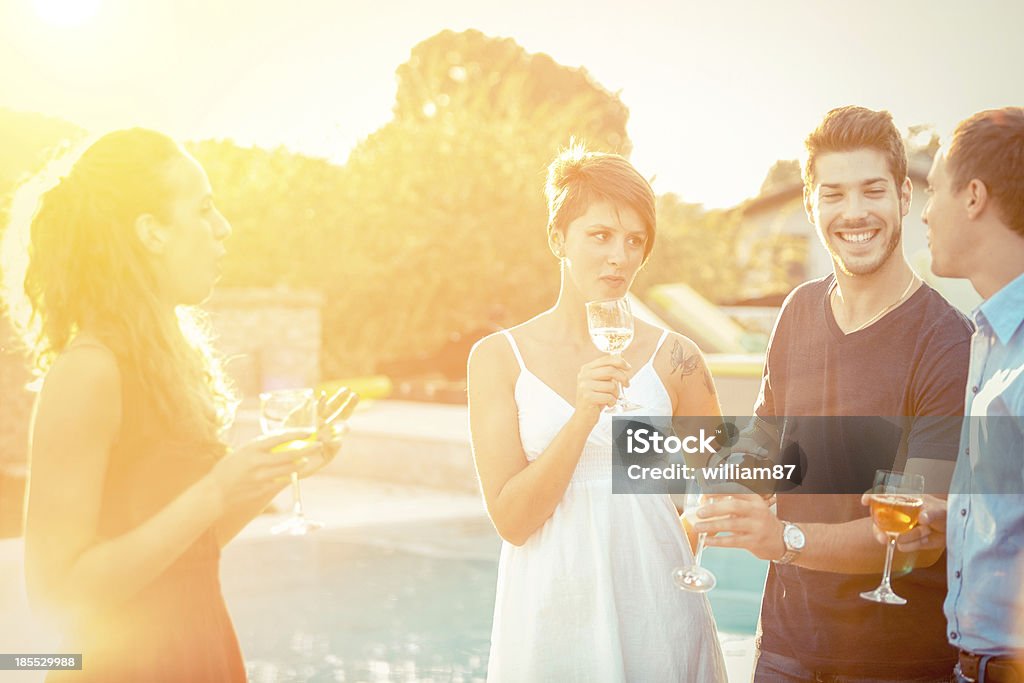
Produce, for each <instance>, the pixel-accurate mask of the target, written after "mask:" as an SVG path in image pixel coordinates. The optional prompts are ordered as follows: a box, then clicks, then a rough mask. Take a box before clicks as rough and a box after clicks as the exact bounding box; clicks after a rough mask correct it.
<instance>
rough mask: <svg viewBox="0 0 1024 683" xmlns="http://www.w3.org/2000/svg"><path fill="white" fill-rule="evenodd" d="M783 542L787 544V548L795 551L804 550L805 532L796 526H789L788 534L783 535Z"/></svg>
mask: <svg viewBox="0 0 1024 683" xmlns="http://www.w3.org/2000/svg"><path fill="white" fill-rule="evenodd" d="M783 540H784V541H785V542H786V547H787V548H792V549H793V550H803V548H804V543H805V542H806V539H805V538H804V532H803V531H801V530H800V528H799V527H796V526H792V525H790V526H787V527H786V533H785V534H784V535H783Z"/></svg>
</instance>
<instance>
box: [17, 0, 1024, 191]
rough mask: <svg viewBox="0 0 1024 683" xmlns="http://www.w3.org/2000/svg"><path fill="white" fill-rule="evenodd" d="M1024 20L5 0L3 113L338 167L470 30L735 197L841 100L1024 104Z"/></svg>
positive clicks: (441, 4) (944, 120)
mask: <svg viewBox="0 0 1024 683" xmlns="http://www.w3.org/2000/svg"><path fill="white" fill-rule="evenodd" d="M69 8H70V9H69ZM90 10H91V11H90ZM75 15H81V16H75ZM1022 25H1024V2H1020V1H1019V0H1013V1H1009V2H1008V1H1005V0H1004V1H1002V2H995V1H993V0H980V1H976V2H972V3H964V2H962V1H960V0H957V1H956V2H953V1H947V0H884V1H876V0H862V1H861V2H833V1H831V0H817V1H816V2H810V1H804V0H773V1H772V2H760V1H744V2H738V1H733V0H719V1H716V2H703V3H693V2H680V1H678V0H677V1H675V2H663V1H661V0H658V1H655V2H638V3H626V2H622V1H621V0H619V1H616V2H610V1H607V0H591V1H589V2H581V1H577V0H572V1H568V2H553V1H552V0H518V1H517V2H514V3H511V2H506V3H498V2H489V1H488V0H431V1H430V2H422V0H417V1H412V0H409V1H403V2H396V1H392V0H372V1H367V0H345V1H343V2H339V1H338V0H292V1H291V2H288V3H261V2H253V1H252V0H203V1H197V0H148V1H146V2H140V1H138V0H0V106H3V107H8V108H12V109H17V110H23V111H35V112H40V113H44V114H49V115H53V116H60V117H62V118H66V119H68V120H70V121H73V122H75V123H77V124H79V125H81V126H84V127H85V128H87V129H89V130H91V131H93V132H102V131H104V130H109V129H112V128H117V127H123V126H128V125H146V126H150V127H154V128H158V129H161V130H164V131H166V132H168V133H170V134H172V135H174V136H177V137H179V138H182V139H201V138H208V137H228V138H232V139H234V140H235V141H236V142H239V143H241V144H258V145H261V146H265V147H276V146H278V145H285V146H287V147H289V148H291V149H294V150H296V151H300V152H304V153H307V154H313V155H317V156H323V157H327V158H330V159H332V160H335V161H337V162H339V163H343V162H344V160H345V158H346V157H347V155H348V153H349V151H351V149H352V148H353V147H354V146H355V145H356V144H358V142H359V141H360V140H361V139H362V138H365V137H366V136H367V135H369V134H370V133H372V132H373V131H374V130H376V129H377V128H378V127H379V126H381V125H383V124H384V123H386V122H387V120H388V119H389V118H390V116H391V106H392V103H393V100H394V96H395V90H396V81H395V76H394V74H395V69H396V68H397V67H398V66H399V65H400V64H401V63H403V62H404V61H406V60H407V59H408V57H409V54H410V51H411V49H412V47H413V46H414V45H416V44H417V43H418V42H420V41H422V40H425V39H427V38H429V37H430V36H432V35H434V34H435V33H437V32H439V31H441V30H444V29H452V30H456V31H460V30H465V29H469V28H475V29H478V30H480V31H482V32H484V33H486V34H488V35H492V36H501V37H510V38H513V39H515V40H516V41H517V42H518V43H519V44H520V45H522V46H523V47H524V48H525V49H527V50H528V51H530V52H546V53H548V54H549V55H551V56H552V57H553V58H554V59H555V60H556V61H558V62H560V63H562V64H564V65H567V66H573V67H578V66H583V67H585V68H586V69H587V70H588V72H589V73H590V74H591V76H592V77H593V78H594V79H595V80H596V81H597V82H599V83H600V84H601V85H602V86H604V87H605V88H607V89H608V90H610V91H612V92H617V93H619V95H620V97H621V98H622V100H623V101H624V102H625V104H626V105H627V106H628V107H629V110H630V120H629V125H628V133H629V136H630V138H631V140H632V142H633V154H632V157H631V159H632V161H633V162H634V164H635V165H636V166H637V167H638V168H639V169H640V171H641V172H642V173H644V175H647V176H653V177H654V186H655V189H656V190H657V191H659V192H674V193H676V194H678V195H680V196H681V197H682V198H683V199H685V200H687V201H692V202H700V203H703V204H704V205H705V206H707V207H727V206H732V205H735V204H736V203H738V202H740V201H742V200H743V199H744V198H747V197H751V196H754V195H756V194H757V192H758V189H759V187H760V185H761V182H762V180H763V179H764V177H765V174H766V173H767V170H768V168H769V167H770V166H771V165H772V164H773V163H774V161H775V160H777V159H791V158H796V157H798V156H799V154H800V148H801V143H802V140H803V138H804V137H805V136H806V134H807V133H808V132H809V131H810V130H811V129H812V128H813V127H814V126H815V124H816V123H817V121H818V120H819V119H820V118H821V116H822V115H823V114H824V113H825V112H826V111H827V110H828V109H830V108H832V107H835V106H840V105H844V104H861V105H864V106H868V107H871V108H876V109H888V110H890V111H891V112H892V113H893V115H894V117H895V119H896V122H897V124H898V125H899V126H900V127H901V128H905V127H907V126H909V125H914V124H922V123H930V124H935V125H936V126H937V127H938V128H939V129H940V130H948V129H950V128H951V127H952V126H953V125H954V124H955V123H956V121H958V120H960V119H962V118H964V117H965V116H967V115H969V114H971V113H972V112H974V111H977V110H979V109H985V108H990V107H997V106H1004V105H1008V104H1015V105H1021V104H1024V87H1022V83H1024V78H1022V77H1021V75H1020V72H1019V63H1020V51H1019V45H1020V37H1019V34H1018V32H1019V27H1020V26H1022Z"/></svg>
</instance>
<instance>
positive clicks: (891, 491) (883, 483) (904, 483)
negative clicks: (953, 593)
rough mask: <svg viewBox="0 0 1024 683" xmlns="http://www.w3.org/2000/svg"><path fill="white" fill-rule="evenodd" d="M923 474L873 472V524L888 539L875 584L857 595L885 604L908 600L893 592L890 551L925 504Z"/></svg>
mask: <svg viewBox="0 0 1024 683" xmlns="http://www.w3.org/2000/svg"><path fill="white" fill-rule="evenodd" d="M923 493H924V477H922V476H921V475H920V474H904V473H902V472H894V471H892V470H878V471H877V472H875V484H874V486H872V487H871V493H870V496H869V500H870V502H871V518H872V519H873V520H874V522H875V526H876V527H878V528H879V529H881V530H882V531H883V532H885V535H886V536H888V537H889V543H888V545H887V546H886V550H885V570H884V571H883V572H882V582H881V583H880V584H878V588H876V589H875V590H873V591H868V592H867V593H861V594H860V597H862V598H864V599H865V600H871V601H872V602H880V603H883V604H885V605H905V604H907V601H906V599H905V598H901V597H900V596H898V595H896V593H895V592H893V590H892V585H891V584H890V579H891V574H892V554H893V552H894V551H895V550H896V539H897V538H898V537H899V535H900V534H905V533H906V532H908V531H910V530H911V529H913V528H914V527H915V526H917V518H918V517H920V515H921V510H922V508H923V507H924V497H923V495H922V494H923Z"/></svg>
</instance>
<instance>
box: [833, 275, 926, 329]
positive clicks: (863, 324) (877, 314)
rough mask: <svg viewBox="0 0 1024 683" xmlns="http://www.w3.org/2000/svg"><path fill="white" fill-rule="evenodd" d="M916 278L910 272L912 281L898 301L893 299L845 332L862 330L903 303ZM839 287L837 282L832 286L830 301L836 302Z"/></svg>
mask: <svg viewBox="0 0 1024 683" xmlns="http://www.w3.org/2000/svg"><path fill="white" fill-rule="evenodd" d="M916 279H917V278H916V277H915V276H914V274H913V273H911V274H910V282H908V283H907V288H906V289H904V290H903V293H902V294H900V298H899V299H896V301H893V302H892V303H891V304H889V305H888V306H886V307H885V308H883V309H882V310H880V311H879V312H878V313H876V314H875V315H873V316H872V317H871V318H870V319H869V320H868V321H867V322H864V323H861V324H860V325H859V326H858V327H857V328H856V329H853V330H850V331H849V332H845V333H844V334H853V333H854V332H860V331H861V330H863V329H864V328H865V327H867V326H868V325H871V324H872V323H874V322H876V321H877V320H878V319H879V318H881V317H882V316H883V315H885V314H886V313H888V312H889V311H891V310H892V309H894V308H896V307H897V306H899V305H900V304H901V303H903V302H904V301H905V300H906V298H907V295H908V294H910V290H911V288H912V287H913V286H914V280H916ZM838 289H839V283H838V282H837V283H836V284H835V286H834V287H833V288H832V296H831V301H830V303H833V304H834V303H835V298H836V291H837V290H838Z"/></svg>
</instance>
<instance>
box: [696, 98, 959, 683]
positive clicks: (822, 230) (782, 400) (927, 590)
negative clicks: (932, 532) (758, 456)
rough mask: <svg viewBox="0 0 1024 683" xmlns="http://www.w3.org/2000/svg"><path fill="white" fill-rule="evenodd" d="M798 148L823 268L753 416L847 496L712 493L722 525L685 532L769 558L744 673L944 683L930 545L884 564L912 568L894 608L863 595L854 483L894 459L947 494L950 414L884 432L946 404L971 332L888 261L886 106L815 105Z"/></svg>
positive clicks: (895, 155) (906, 192) (891, 238)
mask: <svg viewBox="0 0 1024 683" xmlns="http://www.w3.org/2000/svg"><path fill="white" fill-rule="evenodd" d="M806 145H807V153H808V154H807V161H806V164H805V167H804V179H805V188H804V197H805V206H806V209H807V215H808V218H809V219H810V220H811V222H812V223H814V224H815V225H816V226H817V228H818V232H819V236H820V237H821V240H822V242H823V244H824V245H825V247H826V248H827V249H828V251H829V252H830V254H831V255H832V259H833V263H834V274H833V275H829V276H827V277H825V278H823V279H820V280H815V281H812V282H808V283H805V284H804V285H802V286H800V287H798V288H797V289H796V290H794V291H793V293H792V294H790V296H789V297H788V299H787V300H786V302H785V304H784V305H783V308H782V311H781V312H780V314H779V318H778V320H777V322H776V325H775V330H774V332H773V334H772V339H771V342H770V345H769V349H768V354H767V358H766V362H765V370H764V377H763V380H762V386H761V395H760V397H759V399H758V404H757V406H756V407H755V414H756V415H758V416H759V417H761V418H763V419H764V420H765V421H767V422H774V421H775V418H779V420H778V421H777V422H776V424H777V426H779V427H780V429H781V434H780V435H779V437H778V439H779V441H778V442H777V443H776V444H775V446H776V447H781V448H783V449H785V447H786V445H787V444H794V443H795V444H799V448H800V450H801V451H802V452H803V456H804V457H805V458H806V476H805V477H804V480H803V487H804V488H806V487H808V485H809V484H814V486H813V487H812V488H814V489H815V490H818V491H821V490H826V489H827V488H828V487H827V486H823V484H825V483H826V482H832V483H834V486H835V488H833V489H829V490H845V491H847V493H845V494H840V493H835V494H829V495H813V494H796V493H790V494H780V495H779V496H778V500H777V510H776V514H773V513H772V512H771V510H770V508H769V507H768V504H767V503H766V502H765V501H763V500H762V499H761V498H760V497H758V496H740V497H734V498H731V499H729V500H719V501H717V502H715V503H713V504H711V505H708V506H706V507H705V508H704V509H703V510H702V513H703V516H706V517H713V516H717V515H721V514H728V515H731V517H730V518H729V519H724V520H719V521H714V522H702V523H701V524H699V525H698V526H697V529H698V530H706V531H711V532H715V531H728V532H730V535H726V536H721V535H719V536H716V537H713V538H709V539H708V545H716V546H721V547H739V548H746V549H747V550H749V551H750V552H752V553H753V554H755V555H757V556H758V557H760V558H762V559H769V560H772V561H773V564H772V565H771V568H770V570H769V572H768V579H767V583H766V585H765V595H764V600H763V603H762V606H761V636H760V638H759V642H758V661H757V665H756V670H755V673H754V680H755V681H756V682H769V681H808V682H810V681H851V682H852V681H862V682H867V681H895V680H899V681H942V680H946V681H948V679H949V671H950V666H951V664H952V662H954V661H955V652H954V651H953V650H952V649H951V648H950V647H949V645H948V644H947V642H946V637H945V623H944V619H943V614H942V601H943V598H944V595H945V571H944V565H945V563H944V562H940V561H938V560H939V557H940V554H941V551H930V552H927V553H924V552H923V553H920V554H918V555H916V556H904V555H899V554H898V555H897V558H896V562H895V566H896V567H903V568H912V571H910V572H909V573H908V574H906V575H905V576H902V577H900V578H898V579H896V580H894V582H893V586H894V588H895V590H896V592H897V593H898V594H900V595H901V596H903V597H905V598H906V599H907V600H908V603H907V604H906V605H903V606H893V605H882V604H878V603H874V602H869V601H866V600H864V599H862V598H861V597H860V593H861V592H864V591H869V590H871V589H873V588H874V587H875V586H877V585H878V582H879V575H880V574H881V570H882V563H883V560H884V551H882V550H881V549H880V548H879V546H878V544H877V543H876V542H875V540H874V535H873V532H872V526H871V520H870V518H868V517H867V510H866V508H864V507H863V506H862V505H861V504H860V496H859V495H855V494H854V493H853V491H856V490H860V491H864V490H867V489H868V488H870V487H871V485H872V480H873V475H874V471H875V469H888V468H891V467H893V464H894V461H897V463H898V464H899V463H902V462H903V459H904V458H905V463H906V469H907V470H908V471H910V470H917V471H921V472H925V473H926V478H927V479H928V489H929V490H930V491H939V490H942V491H944V490H946V487H948V483H949V477H950V476H951V473H952V465H953V460H954V459H955V456H956V450H957V443H958V437H959V422H958V421H957V420H955V419H951V420H929V419H924V420H921V419H907V420H905V424H904V425H903V427H905V428H906V429H905V431H904V429H903V427H901V426H899V425H897V426H896V427H891V425H893V424H894V421H893V418H894V417H895V418H901V417H905V418H914V417H916V416H951V417H957V416H960V415H962V414H963V401H964V387H965V383H966V375H967V363H968V352H969V343H970V335H971V326H970V323H969V322H968V321H967V319H966V318H965V317H964V316H963V315H961V314H960V313H959V312H958V311H956V310H955V309H954V308H953V307H952V306H950V305H949V304H948V303H947V302H946V301H945V300H944V299H943V298H942V297H941V296H940V295H939V294H938V293H937V292H935V290H933V289H932V288H930V287H928V285H926V284H924V283H923V282H921V280H919V279H918V278H917V276H916V275H915V274H914V272H913V271H912V270H911V269H910V266H909V265H908V264H907V261H906V258H905V257H904V255H903V249H902V242H901V237H902V218H903V217H904V216H906V215H907V212H908V211H909V209H910V196H911V184H910V179H909V178H908V177H907V158H906V152H905V150H904V147H903V141H902V138H901V137H900V135H899V132H898V131H897V130H896V128H895V126H894V125H893V123H892V117H891V116H890V115H889V113H888V112H876V111H872V110H869V109H864V108H861V107H843V108H840V109H835V110H832V111H831V112H829V113H828V114H827V115H826V117H825V119H824V121H823V122H822V123H821V125H820V126H819V127H818V128H817V129H816V130H815V131H814V132H813V133H811V135H810V136H809V137H808V138H807V141H806ZM794 416H809V417H807V418H804V419H802V420H801V419H799V417H798V419H793V417H794ZM830 417H837V418H840V417H841V418H846V419H843V420H831V419H828V418H830ZM783 418H784V419H783ZM822 418H825V419H822ZM886 418H888V419H886ZM896 422H898V420H897V421H896ZM887 426H888V428H887Z"/></svg>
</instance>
